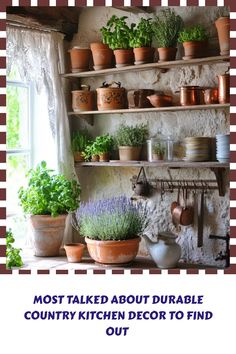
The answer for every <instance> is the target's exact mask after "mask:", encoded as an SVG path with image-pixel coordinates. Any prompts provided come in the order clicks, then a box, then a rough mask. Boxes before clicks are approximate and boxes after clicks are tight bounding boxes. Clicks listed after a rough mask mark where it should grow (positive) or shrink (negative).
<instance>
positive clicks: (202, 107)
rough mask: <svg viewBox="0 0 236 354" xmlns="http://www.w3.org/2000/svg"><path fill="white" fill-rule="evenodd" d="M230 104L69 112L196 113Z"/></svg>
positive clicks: (70, 113) (82, 113)
mask: <svg viewBox="0 0 236 354" xmlns="http://www.w3.org/2000/svg"><path fill="white" fill-rule="evenodd" d="M229 107H230V104H229V103H224V104H208V105H207V104H201V105H195V106H170V107H160V108H154V107H153V108H130V109H114V110H107V111H77V112H68V115H69V116H74V115H75V116H86V115H91V114H93V115H101V114H124V113H145V112H156V113H158V112H177V111H196V110H205V109H206V110H209V109H225V108H229Z"/></svg>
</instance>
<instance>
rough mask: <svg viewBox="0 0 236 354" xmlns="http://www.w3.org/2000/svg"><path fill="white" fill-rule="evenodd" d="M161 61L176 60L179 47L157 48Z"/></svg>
mask: <svg viewBox="0 0 236 354" xmlns="http://www.w3.org/2000/svg"><path fill="white" fill-rule="evenodd" d="M157 51H158V54H159V60H158V61H159V62H162V61H173V60H175V57H176V53H177V48H157Z"/></svg>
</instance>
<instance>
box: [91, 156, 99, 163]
mask: <svg viewBox="0 0 236 354" xmlns="http://www.w3.org/2000/svg"><path fill="white" fill-rule="evenodd" d="M91 161H92V162H99V156H98V155H92V157H91Z"/></svg>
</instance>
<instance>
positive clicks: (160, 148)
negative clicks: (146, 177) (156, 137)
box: [153, 143, 165, 156]
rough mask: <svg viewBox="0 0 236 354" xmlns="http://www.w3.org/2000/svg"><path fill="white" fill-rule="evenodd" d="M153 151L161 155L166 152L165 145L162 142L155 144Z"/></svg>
mask: <svg viewBox="0 0 236 354" xmlns="http://www.w3.org/2000/svg"><path fill="white" fill-rule="evenodd" d="M153 153H154V154H156V155H159V156H162V155H164V153H165V148H164V146H162V145H161V143H156V144H155V145H154V146H153Z"/></svg>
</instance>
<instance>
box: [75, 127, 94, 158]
mask: <svg viewBox="0 0 236 354" xmlns="http://www.w3.org/2000/svg"><path fill="white" fill-rule="evenodd" d="M89 142H90V136H89V134H88V132H87V131H82V132H78V131H77V132H74V133H73V135H72V140H71V148H72V151H73V154H74V160H75V162H82V161H84V155H83V154H84V151H85V149H86V147H87V146H88V145H89Z"/></svg>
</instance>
